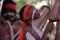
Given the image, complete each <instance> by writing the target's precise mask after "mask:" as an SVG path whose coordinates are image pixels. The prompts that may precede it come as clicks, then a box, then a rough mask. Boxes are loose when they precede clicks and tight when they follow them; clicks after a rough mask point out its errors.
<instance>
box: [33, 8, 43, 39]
mask: <svg viewBox="0 0 60 40" xmlns="http://www.w3.org/2000/svg"><path fill="white" fill-rule="evenodd" d="M35 11H36V9H35V10H34V11H33V14H32V28H33V29H34V30H35V31H36V32H37V34H38V35H39V37H40V38H41V37H42V32H41V31H40V30H39V29H38V27H37V25H36V22H37V20H34V14H35Z"/></svg>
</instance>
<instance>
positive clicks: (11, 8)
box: [1, 0, 22, 34]
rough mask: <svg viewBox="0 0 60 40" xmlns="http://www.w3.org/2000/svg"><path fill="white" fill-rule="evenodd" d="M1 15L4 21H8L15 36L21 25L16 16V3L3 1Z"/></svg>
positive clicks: (10, 0)
mask: <svg viewBox="0 0 60 40" xmlns="http://www.w3.org/2000/svg"><path fill="white" fill-rule="evenodd" d="M1 15H2V17H3V18H4V19H5V20H6V21H9V23H10V24H11V26H12V28H13V31H14V34H16V33H17V32H18V30H19V29H20V26H21V24H22V23H21V21H20V19H19V17H17V15H16V3H15V2H13V1H12V0H5V1H4V2H3V6H2V10H1Z"/></svg>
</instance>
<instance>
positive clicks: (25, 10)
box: [23, 5, 30, 21]
mask: <svg viewBox="0 0 60 40" xmlns="http://www.w3.org/2000/svg"><path fill="white" fill-rule="evenodd" d="M29 9H30V5H27V6H26V7H25V8H24V12H23V19H24V16H26V15H27V13H28V11H29ZM24 21H25V19H24Z"/></svg>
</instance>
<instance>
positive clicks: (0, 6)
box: [0, 0, 3, 12]
mask: <svg viewBox="0 0 60 40" xmlns="http://www.w3.org/2000/svg"><path fill="white" fill-rule="evenodd" d="M2 4H3V0H1V1H0V12H1V8H2Z"/></svg>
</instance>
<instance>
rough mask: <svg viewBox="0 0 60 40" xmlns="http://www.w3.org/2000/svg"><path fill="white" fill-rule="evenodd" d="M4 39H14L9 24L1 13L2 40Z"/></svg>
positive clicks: (0, 30)
mask: <svg viewBox="0 0 60 40" xmlns="http://www.w3.org/2000/svg"><path fill="white" fill-rule="evenodd" d="M7 35H8V37H6V36H7ZM5 37H6V38H5ZM4 39H6V40H12V38H11V34H10V28H9V25H8V23H7V22H6V21H5V20H4V19H3V18H2V16H1V15H0V40H4Z"/></svg>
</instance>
